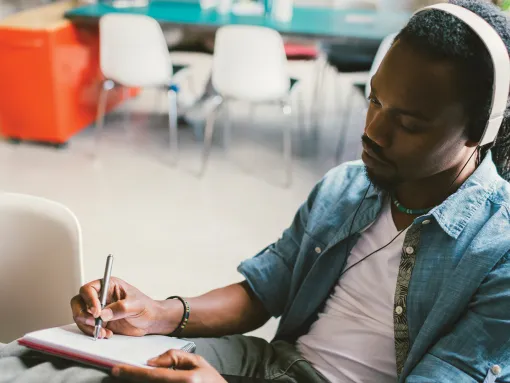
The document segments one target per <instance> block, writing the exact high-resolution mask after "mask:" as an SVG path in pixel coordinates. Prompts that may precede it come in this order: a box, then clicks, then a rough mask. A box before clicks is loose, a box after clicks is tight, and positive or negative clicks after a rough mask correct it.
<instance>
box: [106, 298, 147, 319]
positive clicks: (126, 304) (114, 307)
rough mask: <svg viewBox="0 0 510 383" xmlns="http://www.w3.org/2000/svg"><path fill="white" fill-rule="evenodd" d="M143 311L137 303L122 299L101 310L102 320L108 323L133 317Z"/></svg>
mask: <svg viewBox="0 0 510 383" xmlns="http://www.w3.org/2000/svg"><path fill="white" fill-rule="evenodd" d="M141 311H143V307H142V306H140V303H139V302H137V301H132V300H128V299H122V300H120V301H117V302H114V303H111V304H109V305H108V306H106V307H105V308H104V309H103V310H101V319H102V320H104V321H107V322H111V321H116V320H119V319H124V318H128V317H131V316H133V315H137V314H139V313H140V312H141Z"/></svg>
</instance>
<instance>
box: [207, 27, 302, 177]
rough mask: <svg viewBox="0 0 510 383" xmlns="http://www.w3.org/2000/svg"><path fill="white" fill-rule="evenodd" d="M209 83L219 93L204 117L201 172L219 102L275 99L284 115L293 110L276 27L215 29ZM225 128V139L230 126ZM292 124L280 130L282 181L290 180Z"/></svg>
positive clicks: (289, 80) (281, 42) (258, 101)
mask: <svg viewBox="0 0 510 383" xmlns="http://www.w3.org/2000/svg"><path fill="white" fill-rule="evenodd" d="M212 85H213V87H214V89H215V91H216V92H217V93H218V94H219V96H217V97H216V107H215V108H213V109H212V112H211V113H210V114H209V116H208V117H207V121H206V126H205V134H204V149H203V154H202V166H201V170H200V174H203V173H204V171H205V168H206V165H207V160H208V158H209V154H210V150H211V144H212V136H213V132H214V122H215V118H216V116H217V113H218V109H219V107H220V106H222V107H225V106H226V105H227V104H228V103H229V102H230V101H235V100H241V101H245V102H248V103H251V104H260V103H265V104H268V103H276V104H278V105H280V107H281V108H282V112H283V113H284V115H286V116H290V115H291V114H292V108H291V104H290V91H291V88H292V87H291V79H290V78H289V74H288V70H287V57H286V55H285V49H284V44H283V40H282V37H281V36H280V34H279V33H278V32H276V31H275V30H272V29H269V28H264V27H256V26H241V25H229V26H225V27H222V28H220V29H218V31H217V32H216V40H215V45H214V56H213V68H212ZM229 125H230V124H227V127H225V132H224V139H225V142H227V141H228V137H229V136H230V134H229V129H230V127H229ZM291 134H292V125H291V124H285V127H284V132H283V158H284V166H285V174H286V177H285V185H286V186H288V185H289V184H290V182H291V173H292V171H291V157H292V147H291V141H292V137H291Z"/></svg>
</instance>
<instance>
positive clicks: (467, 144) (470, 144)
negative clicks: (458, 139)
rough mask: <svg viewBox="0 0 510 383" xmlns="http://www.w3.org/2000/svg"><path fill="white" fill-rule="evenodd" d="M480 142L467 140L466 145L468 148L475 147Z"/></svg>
mask: <svg viewBox="0 0 510 383" xmlns="http://www.w3.org/2000/svg"><path fill="white" fill-rule="evenodd" d="M479 144H480V142H479V141H473V140H467V141H466V144H465V145H466V147H468V148H474V147H476V146H478V145H479Z"/></svg>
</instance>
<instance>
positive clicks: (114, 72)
mask: <svg viewBox="0 0 510 383" xmlns="http://www.w3.org/2000/svg"><path fill="white" fill-rule="evenodd" d="M99 41H100V66H101V71H102V72H103V75H104V76H105V77H106V78H108V79H110V80H113V81H115V82H117V83H119V84H122V85H126V86H140V87H143V86H157V85H168V84H169V83H170V78H171V77H172V65H171V60H170V54H169V52H168V47H167V44H166V40H165V36H164V34H163V31H162V29H161V26H160V25H159V24H158V22H157V21H156V20H154V19H153V18H151V17H148V16H145V15H131V14H107V15H105V16H103V17H101V19H100V21H99Z"/></svg>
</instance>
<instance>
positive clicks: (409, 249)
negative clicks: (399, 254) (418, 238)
mask: <svg viewBox="0 0 510 383" xmlns="http://www.w3.org/2000/svg"><path fill="white" fill-rule="evenodd" d="M406 253H407V254H413V253H414V248H413V247H412V246H407V247H406Z"/></svg>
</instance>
